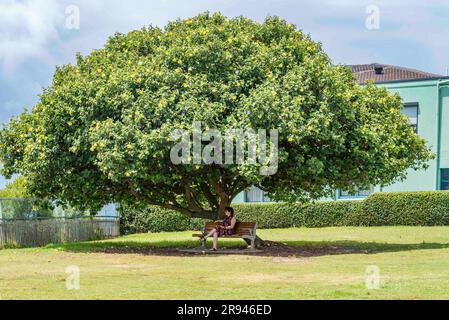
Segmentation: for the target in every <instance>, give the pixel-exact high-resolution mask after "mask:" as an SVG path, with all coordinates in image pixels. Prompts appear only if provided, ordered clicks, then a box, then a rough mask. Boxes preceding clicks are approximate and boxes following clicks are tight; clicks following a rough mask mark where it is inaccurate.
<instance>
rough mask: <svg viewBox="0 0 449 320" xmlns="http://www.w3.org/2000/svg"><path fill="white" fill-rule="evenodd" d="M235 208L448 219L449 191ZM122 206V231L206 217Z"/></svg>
mask: <svg viewBox="0 0 449 320" xmlns="http://www.w3.org/2000/svg"><path fill="white" fill-rule="evenodd" d="M234 208H235V209H236V212H237V217H238V219H239V220H240V221H257V222H258V225H259V227H260V228H291V227H310V228H315V227H330V226H391V225H403V226H407V225H408V226H435V225H449V192H447V191H429V192H391V193H387V192H384V193H375V194H373V195H371V196H369V197H368V198H366V199H365V200H362V201H356V200H354V201H331V202H315V203H309V204H288V203H260V204H238V205H234ZM119 212H120V218H121V219H120V225H121V232H122V233H123V234H129V233H144V232H162V231H186V230H200V229H201V228H202V227H203V226H204V223H205V220H203V219H196V218H194V219H190V218H187V217H185V216H183V215H181V214H180V213H177V212H174V211H171V210H167V209H162V208H158V207H153V206H150V207H147V208H145V209H140V210H139V209H133V208H131V207H128V206H123V205H122V206H120V207H119Z"/></svg>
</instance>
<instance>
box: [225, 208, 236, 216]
mask: <svg viewBox="0 0 449 320" xmlns="http://www.w3.org/2000/svg"><path fill="white" fill-rule="evenodd" d="M225 211H228V212H230V213H231V217H234V208H233V207H226V208H225Z"/></svg>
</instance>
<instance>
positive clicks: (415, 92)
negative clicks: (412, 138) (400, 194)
mask: <svg viewBox="0 0 449 320" xmlns="http://www.w3.org/2000/svg"><path fill="white" fill-rule="evenodd" d="M385 87H386V88H387V89H388V90H389V91H390V92H392V93H396V92H397V93H399V94H400V96H401V97H402V99H403V101H404V103H407V102H418V104H419V112H418V134H419V135H420V136H421V137H423V138H424V139H425V140H426V141H427V144H428V146H429V147H431V149H432V151H433V152H435V153H436V152H437V137H438V126H437V123H438V91H437V82H436V81H435V80H432V81H415V82H402V83H390V84H386V85H385ZM436 172H437V166H436V159H435V160H432V161H430V162H429V168H428V169H427V170H426V171H422V170H421V171H414V170H408V174H407V179H406V180H405V181H403V182H398V183H395V184H393V185H391V186H388V187H385V188H383V190H382V191H425V190H436V189H437V187H436V181H437V176H436Z"/></svg>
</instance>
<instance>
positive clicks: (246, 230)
mask: <svg viewBox="0 0 449 320" xmlns="http://www.w3.org/2000/svg"><path fill="white" fill-rule="evenodd" d="M221 223H222V221H211V222H207V223H206V225H205V226H204V229H203V233H202V234H193V235H192V237H198V238H201V237H202V236H204V235H207V234H208V233H209V232H211V231H212V230H213V229H216V228H217V227H218V226H219V225H221ZM256 229H257V222H238V221H237V223H236V225H235V234H233V235H224V236H221V237H220V238H242V239H243V240H245V241H246V242H247V243H248V244H251V249H255V248H256V237H257V236H256ZM201 246H202V247H203V248H205V247H206V240H204V239H202V240H201Z"/></svg>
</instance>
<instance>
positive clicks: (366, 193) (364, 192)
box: [338, 187, 374, 199]
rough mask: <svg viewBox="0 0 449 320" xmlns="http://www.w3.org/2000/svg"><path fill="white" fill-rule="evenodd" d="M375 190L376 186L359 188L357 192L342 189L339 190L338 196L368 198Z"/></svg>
mask: <svg viewBox="0 0 449 320" xmlns="http://www.w3.org/2000/svg"><path fill="white" fill-rule="evenodd" d="M373 192H374V188H372V187H371V188H369V189H366V190H359V189H357V190H356V191H355V192H352V193H351V192H348V191H342V190H340V191H339V192H338V198H339V199H357V198H366V197H368V196H369V195H370V194H372V193H373Z"/></svg>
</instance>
